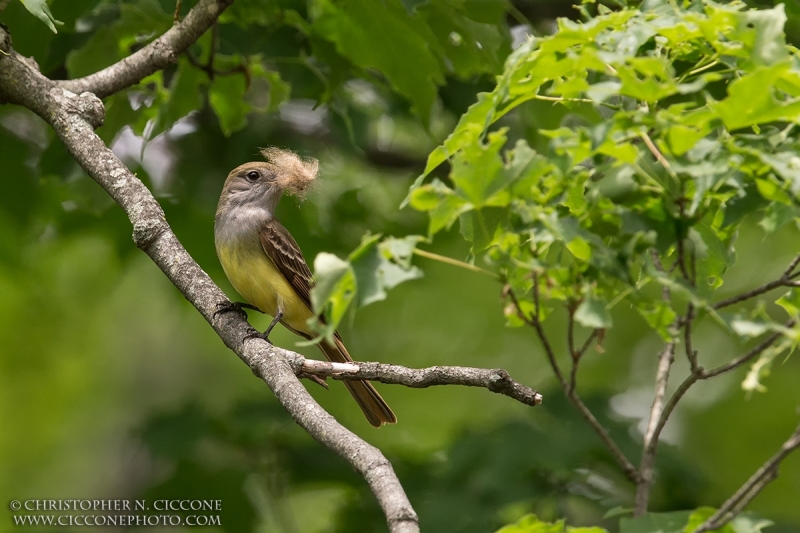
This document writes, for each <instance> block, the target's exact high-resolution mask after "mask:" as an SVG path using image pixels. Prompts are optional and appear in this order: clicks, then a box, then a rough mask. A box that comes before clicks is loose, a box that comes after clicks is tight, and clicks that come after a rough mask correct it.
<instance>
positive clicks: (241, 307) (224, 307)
mask: <svg viewBox="0 0 800 533" xmlns="http://www.w3.org/2000/svg"><path fill="white" fill-rule="evenodd" d="M245 309H252V310H253V311H258V312H259V313H262V312H263V311H261V309H259V308H258V307H256V306H254V305H250V304H248V303H244V302H231V301H230V300H228V301H225V302H220V303H218V304H217V310H216V311H214V318H215V319H216V318H217V315H220V314H222V313H229V312H231V311H236V312H237V313H239V314H240V315H241V316H242V318H244V319H245V320H247V311H245Z"/></svg>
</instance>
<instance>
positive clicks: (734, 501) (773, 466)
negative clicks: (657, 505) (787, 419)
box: [694, 426, 800, 533]
mask: <svg viewBox="0 0 800 533" xmlns="http://www.w3.org/2000/svg"><path fill="white" fill-rule="evenodd" d="M797 448H800V426H797V429H795V430H794V433H792V436H791V437H789V439H788V440H787V441H786V442H784V443H783V445H782V446H781V449H780V450H779V451H778V452H777V453H776V454H775V455H773V456H772V457H771V458H770V459H769V460H767V462H766V463H764V464H763V465H761V467H760V468H759V469H758V470H756V472H755V473H754V474H753V475H752V476H750V479H748V480H747V481H746V482H745V483H744V485H742V486H741V487H740V488H739V490H737V491H736V493H734V495H733V496H731V497H730V498H728V500H727V501H726V502H725V503H723V504H722V506H721V507H720V508H719V509H718V510H717V512H716V513H714V514H713V515H711V516H710V517H709V518H708V520H706V521H705V522H703V523H702V524H700V527H698V528H697V529H695V530H694V533H703V532H704V531H710V530H712V529H719V528H721V527H722V526H724V525H725V524H727V523H728V522H730V521H731V520H733V519H734V518H736V515H737V514H739V513H740V512H741V511H742V509H744V508H745V507H746V506H747V504H748V503H750V502H751V501H752V500H753V498H755V497H756V496H757V495H758V493H759V492H761V491H762V490H763V489H764V487H766V486H767V485H769V483H770V482H772V481H773V480H774V479H775V478H777V477H778V467H779V466H780V464H781V462H782V461H783V460H784V459H786V457H788V456H789V454H790V453H792V452H793V451H794V450H796V449H797Z"/></svg>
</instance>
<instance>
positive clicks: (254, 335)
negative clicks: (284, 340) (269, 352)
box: [244, 331, 275, 346]
mask: <svg viewBox="0 0 800 533" xmlns="http://www.w3.org/2000/svg"><path fill="white" fill-rule="evenodd" d="M269 333H270V332H268V331H267V332H264V333H261V332H258V331H254V332H253V333H248V334H247V336H246V337H245V338H244V340H247V339H261V340H262V341H267V342H268V343H269V345H270V346H275V345H274V344H272V341H271V340H269Z"/></svg>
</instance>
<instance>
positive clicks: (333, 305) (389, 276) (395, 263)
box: [309, 235, 422, 340]
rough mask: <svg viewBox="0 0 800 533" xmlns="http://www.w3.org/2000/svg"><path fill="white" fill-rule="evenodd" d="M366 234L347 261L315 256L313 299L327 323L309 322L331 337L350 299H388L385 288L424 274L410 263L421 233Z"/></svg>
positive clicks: (365, 302)
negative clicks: (403, 235)
mask: <svg viewBox="0 0 800 533" xmlns="http://www.w3.org/2000/svg"><path fill="white" fill-rule="evenodd" d="M380 238H381V236H380V235H367V236H365V237H364V239H363V240H362V242H361V245H360V246H359V247H358V248H356V249H355V250H353V252H352V253H351V254H350V255H349V256H348V258H347V261H344V260H342V259H339V258H338V257H336V256H335V255H333V254H330V253H326V252H323V253H320V254H318V255H317V257H316V259H314V277H315V280H316V285H315V286H314V287H313V288H312V290H311V302H312V304H313V305H314V311H315V313H316V314H317V315H322V314H324V316H325V319H326V320H325V324H320V323H319V321H318V320H317V319H316V318H311V319H309V325H310V326H311V327H312V328H314V329H316V330H317V331H319V332H320V333H321V334H322V335H323V336H325V337H327V338H329V339H331V340H332V338H333V332H334V331H335V330H336V327H337V326H338V325H339V323H340V322H341V321H342V319H343V318H344V316H345V312H346V311H347V308H348V306H349V305H350V302H352V301H353V300H354V299H356V302H357V304H358V306H359V307H363V306H365V305H369V304H371V303H375V302H378V301H381V300H384V299H386V290H387V289H391V288H393V287H395V286H397V285H399V284H400V283H403V282H404V281H408V280H412V279H417V278H420V277H422V271H421V270H420V269H419V268H417V267H416V266H413V265H412V264H411V254H412V253H413V250H414V247H415V246H416V244H417V242H418V241H419V240H421V238H420V237H417V236H411V237H406V238H404V239H395V238H388V239H385V240H384V241H383V242H380Z"/></svg>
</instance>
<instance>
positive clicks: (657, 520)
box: [619, 511, 691, 533]
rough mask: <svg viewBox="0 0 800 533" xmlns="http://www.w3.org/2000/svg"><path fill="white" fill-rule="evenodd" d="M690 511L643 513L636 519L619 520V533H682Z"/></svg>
mask: <svg viewBox="0 0 800 533" xmlns="http://www.w3.org/2000/svg"><path fill="white" fill-rule="evenodd" d="M690 516H691V511H675V512H672V513H645V514H643V515H641V516H637V517H636V518H621V519H620V521H619V531H620V533H684V529H685V527H686V524H687V523H688V521H689V517H690Z"/></svg>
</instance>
